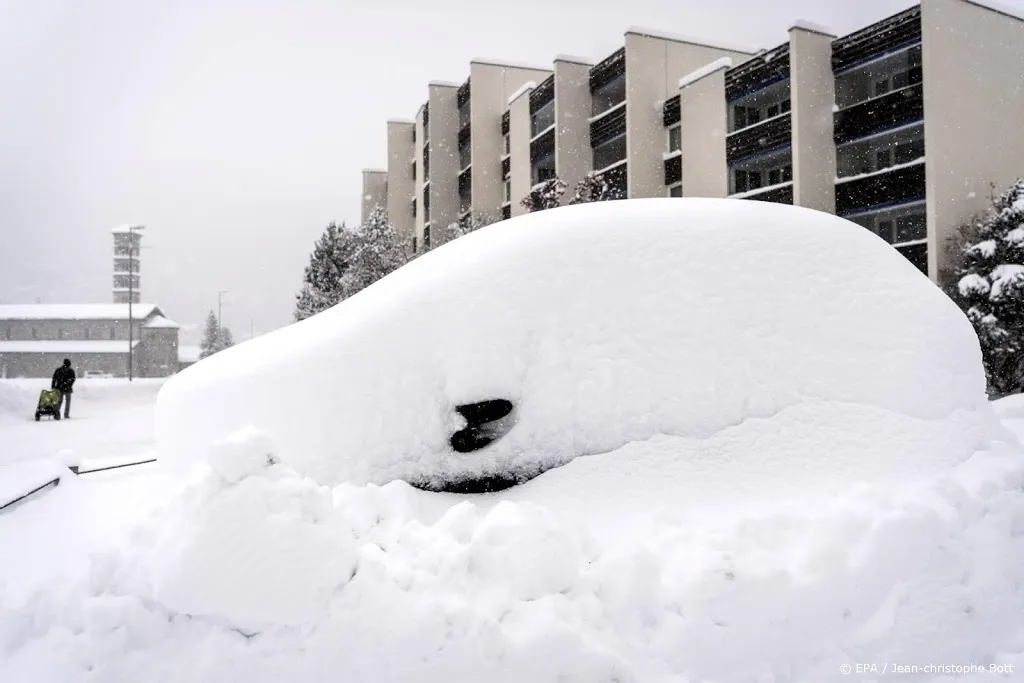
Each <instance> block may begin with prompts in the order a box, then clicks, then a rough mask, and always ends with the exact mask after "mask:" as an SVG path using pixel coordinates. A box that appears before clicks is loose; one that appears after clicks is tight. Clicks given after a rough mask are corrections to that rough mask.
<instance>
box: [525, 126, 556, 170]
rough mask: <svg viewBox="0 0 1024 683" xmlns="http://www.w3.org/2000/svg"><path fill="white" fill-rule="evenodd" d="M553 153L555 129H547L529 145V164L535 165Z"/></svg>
mask: <svg viewBox="0 0 1024 683" xmlns="http://www.w3.org/2000/svg"><path fill="white" fill-rule="evenodd" d="M554 152H555V129H554V127H551V128H548V131H547V132H546V133H544V134H543V135H541V136H540V137H538V138H537V139H536V140H534V141H533V142H531V143H530V162H531V163H535V162H536V161H537V160H538V159H543V158H544V157H546V156H548V155H549V154H554Z"/></svg>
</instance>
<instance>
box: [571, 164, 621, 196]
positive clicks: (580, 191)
mask: <svg viewBox="0 0 1024 683" xmlns="http://www.w3.org/2000/svg"><path fill="white" fill-rule="evenodd" d="M625 198H626V193H625V192H623V191H622V189H621V188H620V187H619V186H618V185H616V184H615V183H612V182H611V181H610V180H609V178H608V176H607V175H605V174H601V175H594V173H593V172H590V173H588V174H587V175H586V176H585V177H584V178H583V180H581V181H580V182H579V183H578V184H577V185H576V191H575V193H574V194H573V198H572V199H570V200H569V203H570V204H586V203H587V202H605V201H611V200H616V199H625Z"/></svg>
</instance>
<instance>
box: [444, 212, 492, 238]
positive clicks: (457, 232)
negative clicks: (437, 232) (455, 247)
mask: <svg viewBox="0 0 1024 683" xmlns="http://www.w3.org/2000/svg"><path fill="white" fill-rule="evenodd" d="M492 222H493V221H491V220H490V219H489V218H488V217H487V216H481V215H480V214H476V213H471V214H469V215H468V216H465V217H463V218H462V219H460V220H458V221H456V222H455V223H450V224H449V225H448V227H447V228H445V234H444V241H445V243H446V244H447V243H448V242H451V241H452V240H455V239H458V238H460V237H462V236H463V235H468V234H469V233H471V232H476V231H477V230H479V229H480V228H483V227H486V226H488V225H490V224H491V223H492Z"/></svg>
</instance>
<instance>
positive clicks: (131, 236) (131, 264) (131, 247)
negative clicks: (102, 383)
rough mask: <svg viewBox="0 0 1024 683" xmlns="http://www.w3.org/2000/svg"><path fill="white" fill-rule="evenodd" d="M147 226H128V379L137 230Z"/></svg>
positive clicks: (130, 363)
mask: <svg viewBox="0 0 1024 683" xmlns="http://www.w3.org/2000/svg"><path fill="white" fill-rule="evenodd" d="M144 227H145V226H142V225H132V226H130V227H129V228H128V381H129V382H131V381H132V366H133V364H134V361H135V358H134V356H135V348H134V347H135V331H134V329H133V325H132V323H133V318H134V316H133V313H132V303H133V301H132V300H133V299H134V298H135V231H136V230H142V229H143V228H144Z"/></svg>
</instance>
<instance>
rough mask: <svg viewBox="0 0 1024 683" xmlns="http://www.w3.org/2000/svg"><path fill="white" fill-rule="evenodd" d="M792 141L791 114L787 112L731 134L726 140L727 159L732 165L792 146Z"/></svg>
mask: <svg viewBox="0 0 1024 683" xmlns="http://www.w3.org/2000/svg"><path fill="white" fill-rule="evenodd" d="M791 141H792V131H791V120H790V114H789V112H786V113H785V114H782V115H780V116H776V117H774V118H771V119H765V120H764V121H762V122H761V123H757V124H755V125H753V126H748V127H747V128H743V129H741V130H738V131H736V132H735V133H730V134H729V136H728V137H726V139H725V158H726V161H727V162H728V163H730V164H732V163H735V162H736V161H737V160H739V159H743V158H745V157H749V156H753V155H755V154H759V153H761V152H767V151H768V150H771V149H775V148H777V147H783V146H785V145H788V144H790V143H791Z"/></svg>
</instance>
